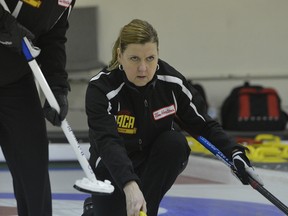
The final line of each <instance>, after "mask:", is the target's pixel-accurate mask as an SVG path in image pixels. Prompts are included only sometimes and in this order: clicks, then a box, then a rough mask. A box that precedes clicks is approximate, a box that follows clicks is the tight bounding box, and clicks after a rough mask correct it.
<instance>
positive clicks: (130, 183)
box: [84, 19, 253, 216]
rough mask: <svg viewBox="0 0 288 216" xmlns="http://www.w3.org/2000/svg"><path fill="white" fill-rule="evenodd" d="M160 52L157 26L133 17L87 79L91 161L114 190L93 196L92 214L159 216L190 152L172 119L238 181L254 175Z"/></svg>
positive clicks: (101, 215)
mask: <svg viewBox="0 0 288 216" xmlns="http://www.w3.org/2000/svg"><path fill="white" fill-rule="evenodd" d="M158 47H159V41H158V36H157V32H156V31H155V29H154V28H153V27H152V26H151V25H150V24H149V23H148V22H146V21H142V20H138V19H135V20H132V21H131V22H130V23H129V24H127V25H125V26H124V27H123V28H122V29H121V31H120V35H119V37H118V39H117V41H116V43H115V45H114V47H113V53H112V56H113V58H112V61H111V62H110V65H109V67H108V68H105V69H103V70H102V71H101V72H100V73H99V74H97V75H96V76H95V77H93V78H92V79H91V80H90V83H89V86H88V89H87V93H86V112H87V116H88V125H89V136H90V144H91V147H90V153H91V157H90V162H91V166H92V167H93V169H94V172H95V174H96V176H97V178H98V179H101V180H104V179H109V180H110V181H111V182H112V184H114V185H115V186H116V187H115V191H114V193H113V194H112V195H110V196H92V201H93V207H94V208H93V209H94V215H97V216H107V215H119V216H120V215H121V216H126V215H128V216H136V215H137V216H139V211H140V210H142V211H144V212H147V215H148V216H156V215H157V212H158V208H159V204H160V202H161V199H162V198H163V196H164V195H165V193H166V192H167V191H168V190H169V189H170V187H171V186H172V185H173V183H174V181H175V179H176V178H177V176H178V175H179V174H180V173H181V172H182V171H183V169H184V168H185V167H186V165H187V162H188V156H189V153H190V148H189V146H188V143H187V141H186V138H185V136H184V135H183V134H182V133H181V132H179V131H176V130H174V126H175V122H176V121H177V122H178V123H179V125H180V126H181V127H183V128H182V129H185V130H186V131H187V132H188V133H190V134H191V135H195V134H198V135H202V136H204V137H206V138H207V139H208V140H210V141H211V142H212V143H213V144H215V145H216V146H217V147H218V148H219V149H220V150H222V152H223V153H224V154H225V155H226V156H227V157H228V158H230V159H233V160H234V164H235V166H236V168H237V170H238V172H239V175H240V176H241V180H242V181H243V183H244V184H247V172H246V170H249V172H251V173H252V174H253V171H252V170H253V169H252V167H251V165H250V163H249V160H248V159H247V157H246V156H245V152H244V149H243V147H242V146H240V145H238V144H236V143H235V142H234V141H233V140H232V139H230V138H229V137H228V136H227V135H226V133H225V132H224V131H223V130H222V128H221V126H220V125H219V124H218V123H217V122H215V121H214V120H213V119H212V118H210V117H209V116H208V115H207V112H206V107H205V102H204V100H203V98H202V97H201V96H200V94H199V93H198V92H197V91H196V90H195V89H194V88H193V87H191V85H189V83H188V82H187V80H186V79H185V77H184V76H183V75H181V74H180V73H179V72H178V71H177V70H175V69H174V68H173V67H171V66H170V65H169V64H168V63H166V62H164V61H163V60H161V59H159V49H158ZM90 211H91V210H90ZM88 212H89V211H87V213H86V214H85V213H84V215H88Z"/></svg>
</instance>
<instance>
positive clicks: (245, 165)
mask: <svg viewBox="0 0 288 216" xmlns="http://www.w3.org/2000/svg"><path fill="white" fill-rule="evenodd" d="M232 159H233V164H234V167H235V169H236V175H237V177H238V178H239V179H240V181H241V182H242V183H243V184H244V185H247V184H249V180H248V177H249V176H250V177H252V178H253V179H255V180H256V181H258V182H259V183H260V184H261V185H263V181H262V179H261V178H260V177H259V175H258V174H257V173H256V172H255V170H254V168H253V167H252V166H251V164H250V161H249V159H248V158H247V156H246V155H245V153H244V152H243V151H241V150H237V151H236V152H234V153H233V155H232Z"/></svg>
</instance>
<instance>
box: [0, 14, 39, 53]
mask: <svg viewBox="0 0 288 216" xmlns="http://www.w3.org/2000/svg"><path fill="white" fill-rule="evenodd" d="M24 37H27V39H28V40H33V39H34V35H33V34H32V33H31V32H30V31H29V30H28V29H27V28H25V27H24V26H22V25H21V24H19V23H18V22H17V20H16V19H15V18H14V17H13V16H12V15H11V14H9V13H8V12H7V11H4V12H3V15H2V17H1V20H0V44H2V45H4V46H6V47H8V48H10V49H11V50H12V51H14V52H17V53H21V51H22V39H23V38H24Z"/></svg>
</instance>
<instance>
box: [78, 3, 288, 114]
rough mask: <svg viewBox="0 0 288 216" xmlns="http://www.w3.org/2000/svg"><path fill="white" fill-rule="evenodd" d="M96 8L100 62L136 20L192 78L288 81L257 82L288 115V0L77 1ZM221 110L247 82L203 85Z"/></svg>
mask: <svg viewBox="0 0 288 216" xmlns="http://www.w3.org/2000/svg"><path fill="white" fill-rule="evenodd" d="M91 5H97V6H98V11H99V17H98V23H99V29H98V31H99V57H100V60H101V61H103V62H105V63H108V62H109V60H110V58H111V49H112V45H113V43H114V41H115V40H116V37H117V36H118V33H119V30H120V28H121V27H122V26H123V25H125V24H127V23H128V22H129V21H130V20H131V19H133V18H140V19H145V20H147V21H149V22H150V23H151V24H152V25H153V26H154V27H155V28H156V29H157V30H158V34H159V37H160V57H161V58H162V59H164V60H166V61H168V62H169V63H170V64H172V65H173V66H174V67H175V68H176V69H178V70H179V71H180V72H182V73H183V74H184V75H185V76H186V77H187V78H192V79H193V78H203V77H204V78H205V77H227V76H231V75H232V76H240V77H242V76H256V77H257V76H261V77H262V76H272V77H273V76H276V75H281V76H286V78H285V79H282V78H279V79H252V80H251V83H257V84H263V85H268V86H271V87H275V88H276V89H277V90H278V91H279V93H280V96H281V97H282V102H283V107H284V109H286V110H287V111H288V91H287V88H286V86H287V84H286V83H287V82H288V25H287V20H288V12H287V11H288V1H287V0H273V1H271V0H178V1H175V0H173V1H172V0H145V1H144V0H121V1H119V0H78V2H77V6H91ZM198 82H201V83H202V84H203V85H204V88H205V90H206V93H207V96H208V100H209V101H212V103H213V104H214V105H215V106H216V107H220V105H221V103H222V102H223V100H224V98H225V97H226V96H227V95H228V93H229V92H230V90H231V88H232V87H234V86H235V85H238V84H241V83H243V80H232V79H231V80H224V79H223V80H222V81H221V80H220V81H219V80H217V81H211V80H210V81H203V80H199V81H198Z"/></svg>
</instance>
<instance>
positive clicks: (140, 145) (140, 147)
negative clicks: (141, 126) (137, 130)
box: [138, 139, 143, 151]
mask: <svg viewBox="0 0 288 216" xmlns="http://www.w3.org/2000/svg"><path fill="white" fill-rule="evenodd" d="M138 143H139V149H140V151H142V150H143V148H142V139H139V140H138Z"/></svg>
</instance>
